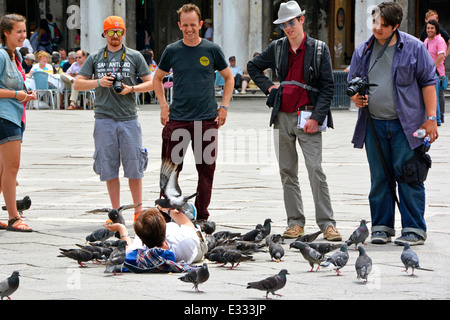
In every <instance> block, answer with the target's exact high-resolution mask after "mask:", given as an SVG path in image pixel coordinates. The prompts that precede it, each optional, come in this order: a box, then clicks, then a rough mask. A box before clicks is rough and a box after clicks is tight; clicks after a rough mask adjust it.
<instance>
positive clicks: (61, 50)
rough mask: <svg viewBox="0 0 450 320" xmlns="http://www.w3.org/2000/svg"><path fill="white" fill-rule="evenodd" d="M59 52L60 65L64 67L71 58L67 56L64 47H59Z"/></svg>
mask: <svg viewBox="0 0 450 320" xmlns="http://www.w3.org/2000/svg"><path fill="white" fill-rule="evenodd" d="M58 52H59V54H60V55H61V60H60V62H59V66H60V67H61V68H62V67H63V66H64V65H65V64H66V63H67V62H69V58H68V57H67V51H66V49H64V48H59V49H58Z"/></svg>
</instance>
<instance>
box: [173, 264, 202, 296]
mask: <svg viewBox="0 0 450 320" xmlns="http://www.w3.org/2000/svg"><path fill="white" fill-rule="evenodd" d="M178 279H180V280H181V281H183V282H191V283H193V284H194V289H195V291H197V292H202V291H200V290H199V289H198V285H199V284H202V283H205V282H206V281H207V280H208V279H209V271H208V264H207V263H203V265H202V266H201V267H199V268H196V269H194V270H191V271H189V272H188V273H187V274H185V275H184V276H182V277H179V278H178Z"/></svg>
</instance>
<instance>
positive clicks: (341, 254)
mask: <svg viewBox="0 0 450 320" xmlns="http://www.w3.org/2000/svg"><path fill="white" fill-rule="evenodd" d="M347 248H348V246H347V244H346V243H343V244H342V245H341V250H339V251H338V252H335V253H333V254H332V255H331V257H328V258H327V260H326V261H325V262H324V263H322V264H321V266H322V267H328V266H329V265H330V264H332V265H334V266H335V267H336V268H334V270H335V271H336V275H337V276H340V275H341V272H340V270H341V269H342V268H343V267H345V265H346V264H347V262H348V258H349V256H348V250H347Z"/></svg>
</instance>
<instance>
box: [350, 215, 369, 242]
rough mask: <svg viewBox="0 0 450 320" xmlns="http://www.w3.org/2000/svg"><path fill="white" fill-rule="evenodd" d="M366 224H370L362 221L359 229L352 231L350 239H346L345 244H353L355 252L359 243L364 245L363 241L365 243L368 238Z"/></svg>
mask: <svg viewBox="0 0 450 320" xmlns="http://www.w3.org/2000/svg"><path fill="white" fill-rule="evenodd" d="M368 223H370V221H366V220H365V219H362V220H361V223H360V225H359V227H358V228H357V229H356V230H355V231H353V233H352V234H351V236H350V238H348V240H347V241H345V243H347V245H348V246H351V245H352V244H355V250H356V249H357V248H358V244H359V243H362V244H365V243H364V241H366V239H367V237H368V236H369V229H368V228H367V224H368Z"/></svg>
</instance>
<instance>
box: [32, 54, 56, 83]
mask: <svg viewBox="0 0 450 320" xmlns="http://www.w3.org/2000/svg"><path fill="white" fill-rule="evenodd" d="M36 60H37V62H38V63H36V64H35V65H34V66H33V67H32V68H31V70H30V73H29V74H28V77H29V78H32V77H33V72H35V71H37V70H39V71H44V72H47V73H48V74H53V66H52V65H51V64H49V63H48V62H49V61H51V56H50V54H49V53H48V52H46V51H39V52H38V53H37V56H36Z"/></svg>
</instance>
